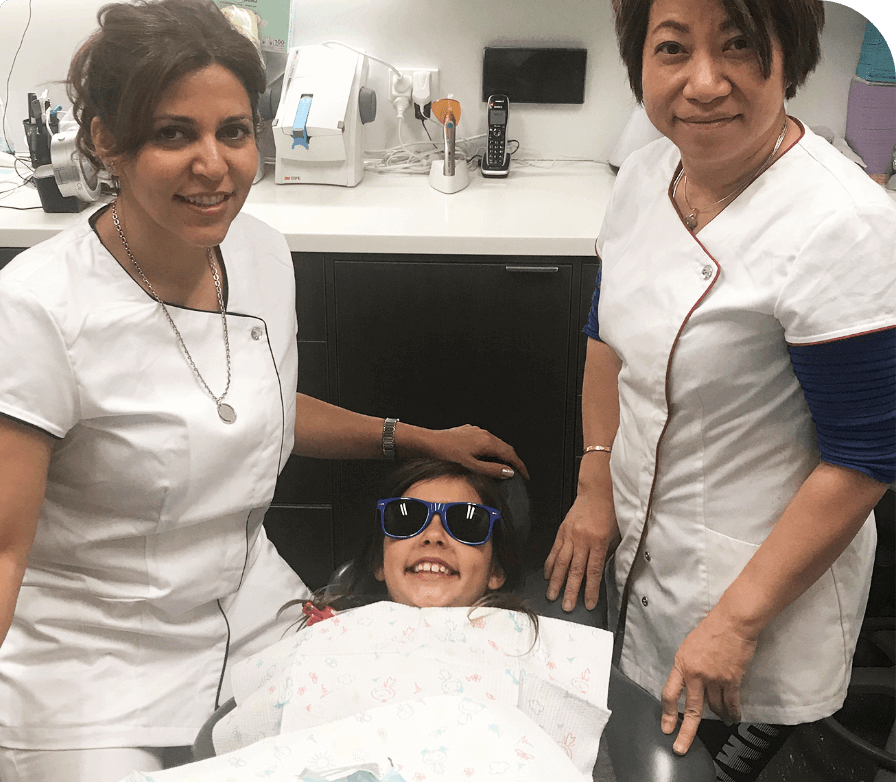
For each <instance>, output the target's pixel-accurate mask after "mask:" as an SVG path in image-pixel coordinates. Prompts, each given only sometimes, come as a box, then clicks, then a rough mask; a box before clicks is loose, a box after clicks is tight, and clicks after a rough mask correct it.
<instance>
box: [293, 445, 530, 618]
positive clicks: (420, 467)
mask: <svg viewBox="0 0 896 782" xmlns="http://www.w3.org/2000/svg"><path fill="white" fill-rule="evenodd" d="M445 477H456V478H462V479H463V480H464V481H466V482H467V483H468V484H469V485H470V487H471V488H472V489H473V490H474V491H475V492H476V494H477V495H478V496H479V498H480V500H482V502H483V504H485V505H488V506H490V507H492V508H496V509H497V510H499V511H500V512H501V522H500V523H498V524H495V527H494V530H493V532H492V565H493V567H497V568H500V569H501V571H502V572H503V574H504V584H503V585H502V586H501V587H500V588H499V589H497V590H495V591H490V592H488V593H486V594H485V595H483V596H482V597H481V598H480V599H479V600H477V601H476V602H475V603H474V604H473V605H472V606H471V607H470V608H471V611H472V609H475V608H480V607H491V608H505V609H509V610H513V611H521V612H523V613H525V614H527V615H528V616H529V619H530V620H531V622H532V625H533V627H534V628H535V630H536V632H537V631H538V617H537V615H536V614H535V613H534V612H533V611H532V610H531V609H530V608H529V606H528V604H527V603H526V602H525V601H524V600H523V599H522V598H520V597H519V596H518V595H516V594H514V593H513V590H515V589H517V588H518V587H520V586H522V583H523V579H524V576H523V556H522V544H521V542H520V539H519V535H518V534H517V529H516V527H515V525H514V520H513V516H512V513H511V510H510V508H509V507H508V502H507V500H506V499H505V496H506V492H505V491H503V486H504V482H503V481H502V482H499V481H497V480H494V479H492V478H489V477H487V476H485V475H481V474H479V473H475V472H473V471H471V470H468V469H467V468H466V467H464V466H462V465H460V464H457V463H455V462H448V461H442V460H439V459H414V460H411V461H408V462H405V463H404V464H402V465H401V466H399V467H398V469H397V470H395V471H394V472H393V473H391V474H390V475H389V477H388V478H387V479H386V482H385V485H384V486H383V488H382V493H381V496H382V497H402V496H406V492H407V490H408V489H409V488H410V487H411V486H413V485H414V484H417V483H420V482H421V481H429V480H434V479H436V478H445ZM384 539H385V534H384V533H383V530H382V527H381V526H380V524H379V516H378V515H375V513H371V532H370V534H369V536H368V537H367V539H366V540H365V541H364V545H363V546H362V548H361V551H360V553H359V554H358V556H357V558H356V559H355V560H354V562H353V563H352V564H351V566H350V567H349V568H348V569H347V570H346V571H345V572H344V573H342V574H341V577H340V578H338V579H337V580H336V583H333V584H328V585H327V586H326V587H324V588H323V589H319V590H318V591H317V592H315V593H314V595H313V596H312V598H311V599H310V600H309V601H307V602H310V603H311V604H312V606H314V607H315V608H317V609H324V608H326V607H327V606H329V607H330V608H332V609H334V610H336V611H341V610H345V609H347V608H355V607H357V606H361V605H366V604H367V603H371V602H376V601H378V600H388V599H389V595H388V592H387V591H386V587H385V584H384V583H383V582H381V581H379V580H377V578H376V576H375V573H376V572H377V570H379V569H380V568H381V567H382V565H383V541H384ZM304 602H306V601H304V600H293V601H290V602H289V603H287V604H286V606H284V608H286V607H288V606H291V605H296V604H299V603H304ZM281 610H282V609H281ZM307 619H308V618H307V616H303V617H302V618H301V619H300V620H299V621H298V628H299V629H301V628H302V627H304V626H305V623H306V622H307Z"/></svg>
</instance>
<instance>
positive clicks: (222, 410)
mask: <svg viewBox="0 0 896 782" xmlns="http://www.w3.org/2000/svg"><path fill="white" fill-rule="evenodd" d="M117 205H118V201H113V202H112V222H113V223H114V224H115V228H116V229H117V230H118V235H119V236H120V237H121V243H122V244H123V245H124V249H125V252H126V253H127V254H128V258H130V259H131V263H132V264H134V268H135V269H136V270H137V274H139V275H140V279H141V280H143V282H144V283H145V285H146V287H147V289H148V290H149V292H150V293H151V294H152V297H153V298H154V299H155V300H156V301H157V302H158V303H159V306H160V307H161V308H162V312H164V313H165V317H166V318H167V319H168V323H170V324H171V328H172V329H174V334H175V336H176V337H177V341H178V343H180V347H181V350H183V352H184V356H186V359H187V363H188V364H189V365H190V368H191V369H192V370H193V374H194V375H196V379H197V380H198V381H199V383H200V385H201V386H202V387H203V388H204V389H205V390H206V391H207V392H208V395H209V396H210V397H211V398H212V399H213V400H214V402H215V405H217V408H218V416H219V417H220V419H221V420H222V421H223V422H224V423H225V424H232V423H233V422H234V421H236V411H235V410H234V409H233V408H232V407H231V406H230V405H229V404H227V403H226V402H225V401H224V397H225V396H227V392H228V391H229V390H230V339H229V337H228V334H227V313H226V312H225V311H224V295H223V294H222V293H221V278H220V277H219V276H218V267H217V266H216V265H215V263H214V261H213V260H212V250H211V248H210V247H206V248H205V259H206V260H207V261H208V265H209V268H210V269H211V270H212V277H213V278H214V281H215V292H216V293H217V294H218V308H219V310H220V312H221V323H222V326H223V330H224V351H225V353H226V354H227V385H226V386H225V388H224V393H223V394H221V396H215V394H214V392H213V391H212V390H211V389H210V388H209V387H208V383H206V382H205V380H204V379H203V377H202V375H200V374H199V369H198V368H197V366H196V362H194V361H193V357H192V356H191V355H190V351H189V350H187V345H186V343H185V342H184V338H183V337H182V336H181V335H180V330H179V329H178V328H177V324H175V322H174V319H173V318H172V317H171V313H170V312H168V308H167V307H166V306H165V302H164V301H162V299H161V298H160V297H159V294H157V293H156V291H155V288H153V287H152V284H151V283H150V281H149V280H148V279H147V278H146V275H145V274H144V273H143V269H141V268H140V265H139V264H138V263H137V259H136V258H134V254H133V253H132V252H131V248H130V246H129V245H128V240H127V239H125V237H124V231H123V230H122V229H121V222H120V221H119V219H118V211H117V210H116V206H117Z"/></svg>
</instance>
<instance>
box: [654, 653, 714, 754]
mask: <svg viewBox="0 0 896 782" xmlns="http://www.w3.org/2000/svg"><path fill="white" fill-rule="evenodd" d="M683 690H686V691H687V696H686V697H685V707H684V718H683V719H682V721H681V729H680V730H679V731H678V736H676V738H675V743H674V744H673V745H672V749H673V750H674V751H675V752H676V753H678V754H679V755H684V753H685V752H687V751H688V749H689V748H690V746H691V743H692V742H693V741H694V736H696V735H697V726H698V725H700V719H701V717H702V716H703V694H704V690H703V682H702V681H701V680H700V679H699V678H696V677H688V678H687V679H686V678H685V675H684V673H683V672H682V671H681V669H680V668H679V667H678V665H677V664H676V665H675V666H673V668H672V671H671V673H670V674H669V678H668V679H667V680H666V685H665V686H664V687H663V691H662V694H661V699H662V703H663V716H662V718H661V720H660V727H661V728H662V731H663V733H666V734H669V733H672V732H673V731H674V730H675V726H676V725H677V724H678V699H679V698H680V697H681V693H682V691H683Z"/></svg>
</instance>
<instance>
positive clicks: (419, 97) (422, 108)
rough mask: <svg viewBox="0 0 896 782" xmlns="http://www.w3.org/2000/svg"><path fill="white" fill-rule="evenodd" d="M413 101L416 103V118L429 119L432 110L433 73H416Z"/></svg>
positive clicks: (412, 91)
mask: <svg viewBox="0 0 896 782" xmlns="http://www.w3.org/2000/svg"><path fill="white" fill-rule="evenodd" d="M411 100H412V101H413V103H414V116H415V117H416V118H417V119H428V118H429V116H430V113H431V109H432V73H431V72H430V71H414V75H413V87H412V89H411Z"/></svg>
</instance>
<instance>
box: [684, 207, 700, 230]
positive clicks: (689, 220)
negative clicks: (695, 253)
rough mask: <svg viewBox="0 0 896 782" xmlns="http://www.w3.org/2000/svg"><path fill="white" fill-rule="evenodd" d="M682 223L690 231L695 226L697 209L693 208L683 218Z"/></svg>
mask: <svg viewBox="0 0 896 782" xmlns="http://www.w3.org/2000/svg"><path fill="white" fill-rule="evenodd" d="M684 224H685V225H686V226H687V227H688V228H690V229H691V230H692V231H693V230H694V229H695V228H696V227H697V210H696V209H695V210H694V211H693V212H691V213H690V214H689V215H687V216H686V217H685V218H684Z"/></svg>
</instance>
